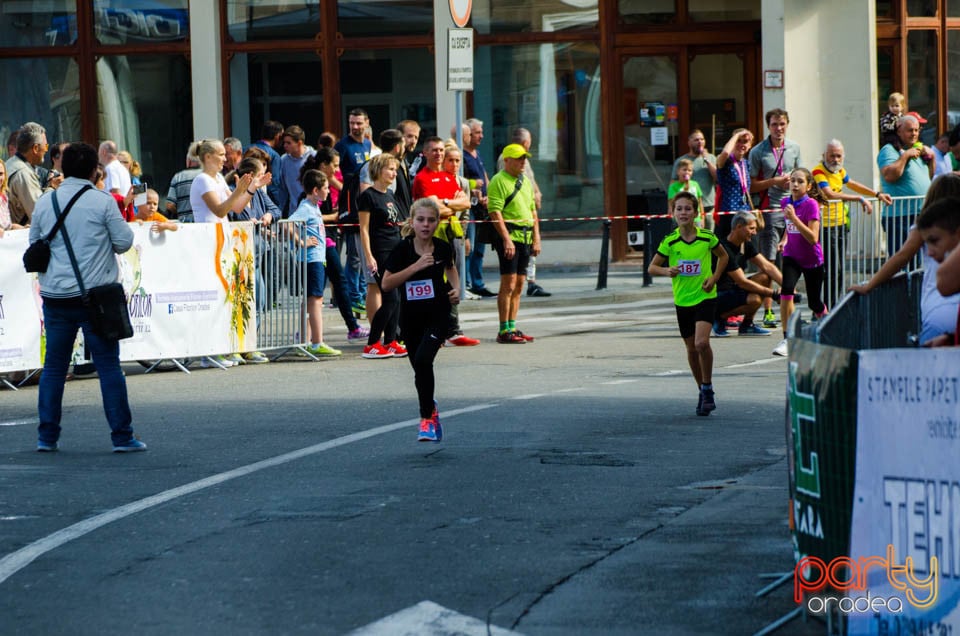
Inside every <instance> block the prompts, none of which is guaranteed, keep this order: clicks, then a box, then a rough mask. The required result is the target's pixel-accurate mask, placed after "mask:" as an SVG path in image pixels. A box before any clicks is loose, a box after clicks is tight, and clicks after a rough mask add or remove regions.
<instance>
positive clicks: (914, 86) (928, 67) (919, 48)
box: [904, 30, 939, 144]
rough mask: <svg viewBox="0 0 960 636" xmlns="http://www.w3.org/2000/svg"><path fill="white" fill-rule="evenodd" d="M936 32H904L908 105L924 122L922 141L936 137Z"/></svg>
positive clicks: (926, 141) (934, 139)
mask: <svg viewBox="0 0 960 636" xmlns="http://www.w3.org/2000/svg"><path fill="white" fill-rule="evenodd" d="M938 40H939V38H938V36H937V32H936V31H932V30H912V31H910V32H908V33H907V68H906V69H904V70H905V71H906V72H905V76H906V78H907V107H908V109H909V110H911V111H916V112H918V113H920V114H921V115H922V116H923V117H924V118H925V119H926V120H927V124H926V125H924V126H923V127H922V128H921V130H920V138H921V139H922V140H923V142H924V143H925V144H933V142H935V141H936V140H937V116H938V115H937V86H938V84H937V75H938V72H939V71H938V67H939V65H938V64H937V49H938V46H939V45H938Z"/></svg>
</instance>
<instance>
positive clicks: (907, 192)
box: [877, 112, 936, 257]
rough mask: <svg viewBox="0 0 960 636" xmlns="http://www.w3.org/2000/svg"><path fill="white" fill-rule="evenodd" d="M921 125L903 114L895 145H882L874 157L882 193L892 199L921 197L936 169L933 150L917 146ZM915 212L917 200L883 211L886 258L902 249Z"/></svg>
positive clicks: (911, 115) (922, 121)
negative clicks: (881, 180)
mask: <svg viewBox="0 0 960 636" xmlns="http://www.w3.org/2000/svg"><path fill="white" fill-rule="evenodd" d="M925 123H927V120H925V119H922V118H921V117H920V116H919V115H917V114H916V113H914V112H910V113H907V114H906V115H904V116H903V117H901V118H900V121H899V123H898V124H897V139H896V141H895V143H889V144H886V145H885V146H884V147H883V148H881V149H880V154H879V155H877V166H878V167H879V168H880V175H881V176H882V177H883V183H882V187H883V191H884V192H885V193H887V194H889V195H890V196H892V197H922V196H924V195H925V194H926V193H927V189H928V188H929V187H930V180H931V179H933V171H934V169H935V167H936V166H935V165H934V163H935V162H934V154H933V150H932V149H931V148H930V147H929V146H924V145H923V143H921V142H920V125H921V124H925ZM919 211H920V203H919V200H917V199H911V200H907V201H898V202H897V203H895V204H894V205H892V206H890V207H888V208H886V209H884V210H883V229H884V230H885V231H886V233H887V256H888V257H890V256H892V255H894V254H896V253H897V250H899V249H900V246H901V245H903V242H904V241H905V240H906V238H907V234H908V233H909V231H910V225H911V224H912V223H913V221H914V220H915V219H916V216H917V213H918V212H919Z"/></svg>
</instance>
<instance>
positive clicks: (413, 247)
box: [380, 199, 460, 442]
mask: <svg viewBox="0 0 960 636" xmlns="http://www.w3.org/2000/svg"><path fill="white" fill-rule="evenodd" d="M439 222H440V208H439V207H438V206H437V203H436V201H434V200H433V199H417V200H416V201H414V202H413V205H412V206H411V207H410V218H409V221H408V223H409V225H406V226H404V228H403V235H404V239H403V240H402V241H401V242H400V244H399V245H398V246H397V247H396V248H395V249H394V250H393V252H392V253H391V254H390V257H389V258H388V259H387V264H386V270H385V271H384V273H383V279H382V282H381V283H380V288H381V289H382V290H383V291H384V292H385V293H386V292H389V291H392V290H394V289H399V290H400V306H401V311H400V333H401V335H402V336H403V340H404V342H405V343H406V347H407V351H408V352H409V354H410V355H409V357H410V365H411V366H412V367H413V372H414V378H415V379H414V384H415V385H416V387H417V397H418V398H419V401H420V432H419V434H418V436H417V441H420V442H439V441H440V440H441V439H442V438H443V428H441V426H440V414H439V412H438V410H437V403H436V401H435V400H434V399H433V393H434V387H435V385H436V381H435V379H434V374H433V360H434V358H436V357H437V352H438V351H440V347H442V346H443V342H444V340H446V338H447V333H448V332H449V330H450V307H451V305H456V304H458V303H459V302H460V279H459V278H458V276H457V268H456V265H455V264H454V262H453V248H451V247H450V244H449V243H446V242H444V241H441V240H435V239H434V238H433V233H434V232H435V231H436V229H437V224H438V223H439Z"/></svg>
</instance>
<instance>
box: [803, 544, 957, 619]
mask: <svg viewBox="0 0 960 636" xmlns="http://www.w3.org/2000/svg"><path fill="white" fill-rule="evenodd" d="M939 565H940V564H939V560H938V559H937V557H935V556H932V557H930V567H929V569H928V570H927V572H928V575H927V576H926V577H925V578H920V577H919V576H917V572H918V570H919V568H918V567H917V566H916V564H915V563H914V561H913V558H912V557H907V558H906V559H905V560H904V563H903V565H897V560H896V550H895V548H894V547H893V545H887V555H886V557H881V556H868V557H860V558H859V559H857V560H856V561H854V560H853V559H851V558H850V557H845V556H841V557H836V558H834V559H831V560H830V562H829V563H825V562H824V560H823V559H821V558H819V557H815V556H805V557H803V558H802V559H800V560H799V561H797V566H796V567H795V568H794V571H793V600H794V601H795V602H796V603H802V602H803V595H804V592H812V593H814V595H812V596H810V597H809V598H808V599H807V603H806V605H807V609H808V610H809V611H810V612H811V613H814V614H822V613H824V612H826V611H828V610H829V609H830V608H831V606H836V607H837V609H839V610H840V612H841V613H843V614H855V613H865V612H879V611H882V610H886V611H888V612H890V613H892V614H902V613H903V608H904V600H903V598H904V597H905V598H906V600H907V602H908V603H909V604H910V605H912V606H913V607H916V608H917V609H927V608H929V607H931V606H932V605H933V604H934V603H936V602H937V596H938V595H939V593H940V588H939V579H938V576H939V572H940V568H939ZM871 572H875V573H876V574H875V575H874V578H876V577H877V576H880V575H884V576H885V577H886V582H887V583H889V584H890V585H891V586H892V587H893V589H895V590H897V591H898V592H901V593H902V594H903V596H902V597H901V596H899V595H891V596H886V597H885V596H871V594H870V589H869V585H868V579H869V576H870V573H871ZM827 588H829V589H830V590H835V591H837V592H847V593H848V594H847V595H846V596H840V597H837V596H831V595H816V593H817V592H820V591H822V590H824V589H827ZM850 592H861V593H862V594H861V595H860V596H853V595H850V594H849V593H850Z"/></svg>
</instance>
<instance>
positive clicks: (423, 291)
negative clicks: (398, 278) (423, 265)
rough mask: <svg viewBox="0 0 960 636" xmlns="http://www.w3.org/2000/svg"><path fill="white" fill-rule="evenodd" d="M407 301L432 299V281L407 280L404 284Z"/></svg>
mask: <svg viewBox="0 0 960 636" xmlns="http://www.w3.org/2000/svg"><path fill="white" fill-rule="evenodd" d="M405 289H406V292H407V300H429V299H430V298H433V281H432V280H429V279H428V280H408V281H407V282H406V283H405Z"/></svg>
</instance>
